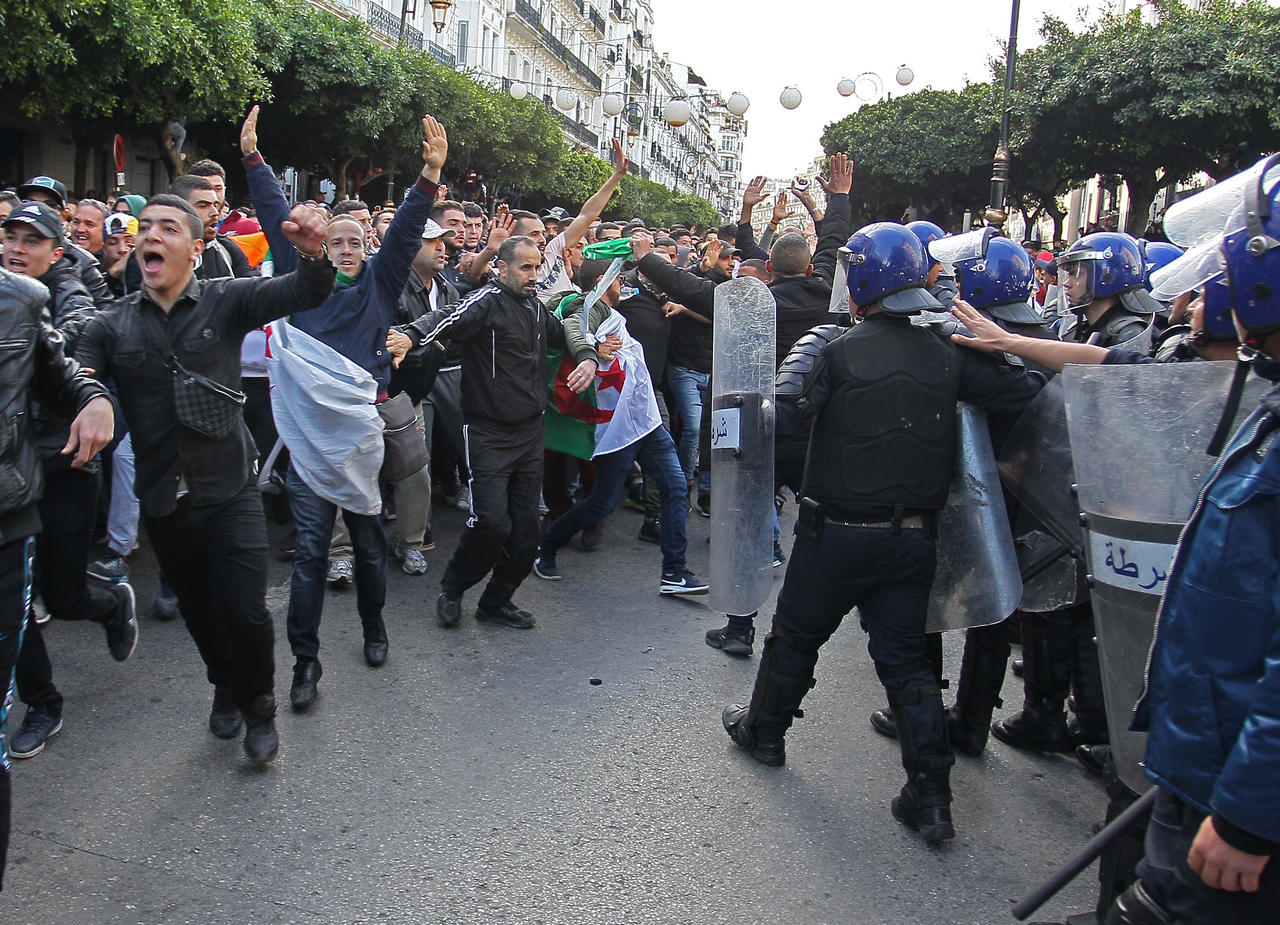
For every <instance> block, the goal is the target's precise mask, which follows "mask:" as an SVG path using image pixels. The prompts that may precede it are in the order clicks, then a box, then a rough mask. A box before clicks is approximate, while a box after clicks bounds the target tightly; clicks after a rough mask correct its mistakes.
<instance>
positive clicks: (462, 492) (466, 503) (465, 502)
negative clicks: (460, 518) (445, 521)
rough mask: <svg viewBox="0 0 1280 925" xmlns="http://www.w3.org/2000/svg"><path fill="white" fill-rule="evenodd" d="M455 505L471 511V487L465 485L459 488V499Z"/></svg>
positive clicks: (460, 508) (459, 508) (461, 509)
mask: <svg viewBox="0 0 1280 925" xmlns="http://www.w3.org/2000/svg"><path fill="white" fill-rule="evenodd" d="M453 506H454V507H456V508H457V509H458V510H460V511H467V512H470V511H471V489H470V488H469V487H467V486H466V485H463V486H462V487H461V488H459V489H458V500H457V501H455V502H454V503H453Z"/></svg>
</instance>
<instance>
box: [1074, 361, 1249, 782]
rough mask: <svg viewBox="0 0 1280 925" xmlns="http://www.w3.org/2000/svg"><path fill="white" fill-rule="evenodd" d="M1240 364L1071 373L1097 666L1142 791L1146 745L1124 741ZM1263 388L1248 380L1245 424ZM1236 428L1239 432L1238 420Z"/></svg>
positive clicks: (1124, 769) (1119, 745)
mask: <svg viewBox="0 0 1280 925" xmlns="http://www.w3.org/2000/svg"><path fill="white" fill-rule="evenodd" d="M1234 369H1235V364H1234V363H1231V362H1217V363H1210V362H1196V363H1165V364H1152V365H1141V366H1119V365H1117V366H1068V367H1067V368H1066V370H1065V371H1064V372H1063V375H1062V376H1061V377H1059V378H1061V379H1063V380H1064V391H1065V396H1066V409H1067V424H1068V429H1069V432H1070V439H1071V449H1072V452H1073V454H1074V457H1075V473H1076V482H1077V485H1078V491H1079V502H1080V508H1081V510H1082V511H1083V515H1084V516H1083V517H1082V520H1084V522H1085V531H1084V532H1085V537H1086V541H1087V546H1088V550H1087V559H1086V562H1087V563H1088V570H1089V575H1090V585H1091V588H1092V595H1093V612H1094V619H1095V621H1096V625H1097V634H1098V657H1099V661H1100V662H1101V665H1102V683H1103V693H1104V696H1105V699H1106V705H1107V726H1108V728H1109V730H1110V733H1111V751H1112V754H1113V755H1114V757H1115V761H1116V770H1117V772H1118V773H1119V775H1120V779H1121V780H1123V781H1124V782H1125V783H1126V784H1128V785H1129V786H1130V787H1132V788H1133V789H1134V790H1137V791H1139V792H1141V791H1143V790H1145V789H1147V787H1149V786H1150V784H1149V782H1148V781H1147V780H1146V778H1145V777H1143V775H1142V772H1141V764H1140V763H1141V761H1142V757H1143V753H1144V751H1145V749H1146V736H1145V734H1143V733H1136V732H1130V731H1129V724H1130V721H1131V720H1132V716H1133V707H1134V705H1135V704H1136V703H1137V701H1138V697H1139V696H1140V695H1141V693H1142V685H1143V680H1144V675H1145V671H1146V663H1147V654H1148V651H1149V650H1150V648H1151V639H1152V634H1153V631H1154V628H1155V620H1156V614H1157V612H1158V608H1159V606H1160V599H1161V596H1162V594H1163V593H1164V589H1165V583H1166V580H1167V578H1168V572H1169V565H1170V563H1171V561H1172V559H1173V553H1174V549H1175V547H1176V546H1177V543H1178V536H1179V534H1180V533H1181V531H1182V528H1183V526H1184V525H1185V524H1186V521H1187V518H1188V517H1189V516H1190V514H1191V509H1192V507H1193V506H1194V504H1195V500H1196V496H1197V494H1198V492H1199V489H1200V485H1201V483H1202V482H1203V481H1204V479H1205V476H1206V475H1208V473H1209V470H1210V468H1211V466H1212V465H1213V462H1214V460H1213V459H1212V458H1211V457H1210V456H1209V455H1208V454H1207V453H1206V452H1205V447H1206V446H1208V444H1209V440H1210V438H1211V436H1212V434H1213V431H1214V429H1215V428H1216V426H1217V424H1218V419H1219V417H1220V415H1221V413H1222V408H1223V405H1224V403H1225V401H1226V395H1227V391H1228V388H1229V387H1230V383H1231V376H1232V373H1233V372H1234ZM1265 386H1266V383H1264V382H1263V381H1262V380H1260V379H1258V378H1257V377H1252V378H1251V380H1250V383H1249V386H1248V388H1247V389H1246V394H1245V398H1244V400H1243V401H1242V402H1241V405H1240V407H1241V413H1240V415H1239V418H1238V420H1242V419H1243V417H1244V416H1246V415H1247V414H1248V413H1249V412H1250V411H1252V410H1253V408H1255V407H1256V406H1257V401H1258V398H1259V397H1260V396H1261V394H1262V391H1263V389H1264V387H1265ZM1237 423H1238V421H1237Z"/></svg>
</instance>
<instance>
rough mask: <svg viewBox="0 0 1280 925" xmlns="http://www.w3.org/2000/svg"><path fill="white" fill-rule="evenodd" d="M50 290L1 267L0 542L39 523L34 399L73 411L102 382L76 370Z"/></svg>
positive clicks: (16, 537)
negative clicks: (52, 314)
mask: <svg viewBox="0 0 1280 925" xmlns="http://www.w3.org/2000/svg"><path fill="white" fill-rule="evenodd" d="M48 302H49V290H48V289H47V288H46V287H45V286H44V285H42V284H41V283H39V282H38V281H36V280H34V279H31V278H29V277H26V276H21V275H18V274H16V273H10V272H9V271H8V270H0V543H11V542H13V541H14V540H19V539H23V538H25V537H28V536H33V535H34V534H36V533H38V532H39V531H40V515H39V514H38V513H37V511H36V502H37V501H38V500H39V499H40V493H41V491H42V489H43V488H44V474H43V471H42V469H41V466H40V460H39V454H38V453H37V451H36V442H35V433H34V430H35V428H34V424H33V422H32V413H31V411H32V401H33V399H34V398H36V397H38V398H39V399H40V400H42V401H45V402H47V403H49V404H50V405H52V406H53V407H55V408H56V409H57V410H58V411H59V412H60V413H61V414H63V415H65V416H67V417H69V418H71V417H75V415H76V414H78V413H79V411H80V409H81V408H83V407H84V406H85V405H86V404H87V403H88V402H89V401H90V400H91V399H93V398H97V397H98V396H99V395H102V396H105V395H106V394H107V390H106V389H105V388H103V386H102V385H101V384H100V383H98V382H97V381H95V380H93V379H91V378H89V377H88V376H86V375H84V374H83V373H81V372H80V367H79V365H78V364H77V363H76V362H75V361H74V360H71V359H68V358H67V356H66V354H65V353H63V349H62V337H61V335H59V334H58V332H57V331H55V330H54V329H53V326H52V325H51V324H50V322H49V314H48V312H47V311H46V305H47V304H48Z"/></svg>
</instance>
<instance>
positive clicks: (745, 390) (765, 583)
mask: <svg viewBox="0 0 1280 925" xmlns="http://www.w3.org/2000/svg"><path fill="white" fill-rule="evenodd" d="M776 321H777V304H776V303H775V302H774V300H773V293H771V292H770V291H769V290H768V288H766V287H765V285H764V284H763V283H761V282H760V281H759V280H757V279H754V278H752V277H745V276H744V277H739V278H738V279H734V280H730V281H729V282H727V283H723V284H721V285H719V286H717V287H716V292H715V314H714V330H713V337H714V349H715V356H714V363H713V365H712V373H711V576H710V583H711V597H710V605H711V609H712V610H717V611H719V612H721V613H732V614H749V613H752V612H754V611H756V610H758V609H759V608H760V605H761V604H762V603H763V602H764V599H765V598H766V597H767V596H768V594H769V591H770V589H771V588H772V586H773V520H774V517H775V516H776V515H775V512H774V508H773V427H774V419H773V373H774V360H775V358H774V339H775V326H776Z"/></svg>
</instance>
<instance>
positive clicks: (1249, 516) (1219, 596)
mask: <svg viewBox="0 0 1280 925" xmlns="http://www.w3.org/2000/svg"><path fill="white" fill-rule="evenodd" d="M1277 436H1280V386H1278V387H1276V388H1273V389H1272V390H1271V391H1269V392H1268V393H1267V394H1266V395H1265V396H1264V397H1263V399H1262V404H1261V407H1259V408H1258V410H1257V411H1255V412H1254V413H1253V415H1252V416H1251V417H1250V418H1249V419H1248V421H1246V422H1245V424H1244V426H1243V427H1241V429H1240V431H1239V432H1238V433H1237V434H1236V436H1235V439H1234V440H1232V442H1231V444H1230V446H1228V448H1227V451H1226V452H1225V453H1224V454H1223V456H1222V458H1221V459H1220V460H1219V462H1218V463H1217V464H1216V465H1215V466H1214V468H1213V471H1211V472H1210V473H1209V477H1208V478H1207V479H1205V483H1204V485H1203V487H1202V488H1201V489H1200V496H1199V498H1198V499H1197V501H1196V506H1195V509H1194V510H1193V511H1192V514H1191V519H1190V520H1189V521H1188V523H1187V526H1186V529H1185V530H1184V531H1183V533H1182V539H1181V541H1180V542H1179V544H1178V551H1177V553H1176V555H1175V556H1174V560H1173V565H1172V568H1171V570H1170V573H1169V584H1168V590H1167V591H1166V592H1165V597H1164V600H1163V602H1162V604H1161V611H1160V618H1159V621H1158V623H1157V626H1156V638H1155V641H1154V642H1153V644H1152V649H1151V658H1150V662H1149V666H1148V669H1147V684H1146V690H1145V691H1144V693H1143V696H1142V699H1141V701H1139V703H1138V707H1137V712H1136V715H1135V717H1134V726H1133V728H1134V729H1137V730H1139V731H1141V730H1149V731H1150V736H1149V738H1148V740H1147V754H1146V762H1145V763H1146V774H1147V777H1149V778H1150V779H1151V780H1153V781H1155V782H1156V783H1157V784H1159V785H1160V786H1162V787H1165V788H1166V789H1168V790H1171V791H1173V793H1175V794H1177V796H1178V797H1180V798H1181V799H1182V800H1184V801H1185V802H1187V803H1190V804H1191V805H1193V806H1196V807H1198V808H1199V809H1200V810H1202V811H1204V812H1207V813H1212V814H1213V817H1214V823H1215V827H1216V828H1217V830H1218V833H1219V834H1220V835H1221V836H1222V837H1223V838H1224V839H1225V840H1226V841H1227V842H1228V843H1230V844H1232V845H1234V846H1235V847H1236V848H1239V849H1240V850H1242V851H1247V852H1249V853H1251V854H1272V853H1273V852H1274V851H1275V849H1276V848H1277V846H1278V845H1280V448H1278V447H1277V445H1276V438H1277Z"/></svg>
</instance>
